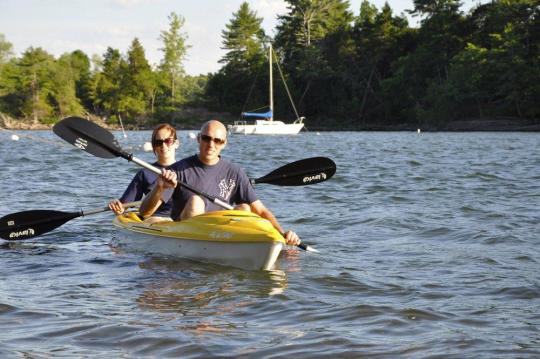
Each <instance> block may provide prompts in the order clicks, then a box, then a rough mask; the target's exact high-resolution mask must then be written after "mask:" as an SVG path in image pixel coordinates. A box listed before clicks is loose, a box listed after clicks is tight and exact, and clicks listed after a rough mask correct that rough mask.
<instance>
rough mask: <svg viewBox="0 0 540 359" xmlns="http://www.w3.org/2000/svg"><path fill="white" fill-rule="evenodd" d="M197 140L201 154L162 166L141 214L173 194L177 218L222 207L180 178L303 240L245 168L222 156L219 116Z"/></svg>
mask: <svg viewBox="0 0 540 359" xmlns="http://www.w3.org/2000/svg"><path fill="white" fill-rule="evenodd" d="M197 141H198V143H199V153H198V155H195V156H192V157H188V158H185V159H183V160H181V161H179V162H177V163H175V164H174V165H173V166H172V167H170V170H167V169H163V170H162V174H161V176H160V177H159V178H158V180H157V182H156V185H155V186H154V188H153V189H152V191H150V193H148V195H147V196H146V197H145V199H144V201H143V202H142V204H141V206H140V209H139V211H140V213H141V215H142V216H143V217H145V218H146V217H148V216H151V215H152V214H153V213H154V212H155V211H156V210H157V208H158V207H159V206H160V205H161V204H162V203H163V202H166V201H167V200H168V199H169V198H170V196H171V195H172V197H173V209H172V212H171V217H172V219H173V220H183V219H187V218H191V217H193V216H196V215H199V214H203V213H205V212H211V211H216V210H220V209H222V208H221V207H219V206H217V205H216V204H214V203H212V202H211V201H209V200H208V199H206V198H204V197H201V196H198V195H197V194H195V193H192V192H191V191H189V190H187V189H183V188H182V187H181V186H177V184H178V180H180V181H182V182H184V183H186V184H187V185H191V186H193V187H195V188H197V189H198V190H200V191H202V192H206V193H208V194H210V195H212V196H215V197H217V198H219V199H221V200H222V201H224V202H228V203H234V204H236V207H235V208H236V209H241V210H249V211H252V212H254V213H256V214H258V215H259V216H261V217H263V218H266V219H267V220H269V221H270V223H272V225H273V226H274V228H276V229H277V230H278V231H279V232H281V233H284V235H285V240H286V242H287V244H289V245H298V244H300V239H299V238H298V236H297V235H296V233H294V232H293V231H287V232H284V231H283V228H282V227H281V225H280V224H279V222H278V221H277V219H276V217H275V216H274V215H273V214H272V212H271V211H270V210H269V209H268V208H266V207H265V206H264V204H263V203H262V202H261V201H260V200H259V199H257V196H256V195H255V191H254V190H253V187H252V185H251V183H250V182H249V178H248V177H247V175H246V174H245V172H244V171H243V170H242V169H241V168H240V167H238V166H236V165H234V164H232V163H231V162H229V161H228V160H226V159H222V158H221V157H220V153H221V151H222V150H223V149H224V148H225V145H226V144H227V129H226V128H225V126H224V125H223V124H222V123H221V122H219V121H216V120H212V121H208V122H206V123H205V124H204V125H203V126H202V128H201V132H200V133H199V135H198V137H197Z"/></svg>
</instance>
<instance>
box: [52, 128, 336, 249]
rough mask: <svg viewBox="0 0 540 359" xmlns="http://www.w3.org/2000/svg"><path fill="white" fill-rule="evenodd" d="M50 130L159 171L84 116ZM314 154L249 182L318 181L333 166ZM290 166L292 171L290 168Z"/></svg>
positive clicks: (83, 146) (99, 151)
mask: <svg viewBox="0 0 540 359" xmlns="http://www.w3.org/2000/svg"><path fill="white" fill-rule="evenodd" d="M53 131H54V133H55V134H57V135H58V136H59V137H61V138H62V139H64V140H66V141H67V142H69V143H71V144H72V145H74V146H75V147H77V148H79V149H81V150H83V151H86V152H88V153H90V154H92V155H94V156H97V157H101V158H114V157H122V158H124V159H126V160H128V161H132V162H135V163H136V164H138V165H139V166H141V167H144V168H147V169H149V170H150V171H152V172H154V173H156V174H158V175H160V174H161V170H160V169H159V168H157V167H154V166H152V165H150V164H148V163H146V162H145V161H143V160H141V159H139V158H137V157H135V156H133V154H132V153H127V152H126V151H124V150H123V149H122V148H120V146H119V144H118V142H117V141H116V139H115V138H114V135H113V134H112V133H110V132H109V131H108V130H106V129H104V128H103V127H101V126H99V125H97V124H95V123H93V122H90V121H88V120H86V119H84V118H81V117H67V118H65V119H63V120H61V121H60V122H58V123H57V124H55V125H54V127H53ZM314 158H315V160H314V159H308V160H301V161H297V162H296V165H294V166H291V167H288V166H289V165H286V166H283V167H281V168H278V169H277V170H275V171H273V172H271V173H269V174H268V175H266V176H264V177H261V178H259V179H256V180H252V183H272V184H282V185H288V186H291V185H303V184H311V183H318V182H322V181H325V180H327V179H329V178H330V177H331V176H333V174H334V173H335V171H336V167H335V164H334V162H333V161H332V160H330V159H325V160H324V161H323V162H324V163H323V166H322V167H320V166H316V165H315V163H319V162H321V158H322V157H314ZM293 164H294V163H293ZM293 167H294V171H292V169H293ZM297 168H298V170H297ZM288 173H290V176H287V174H288ZM293 183H296V184H293ZM178 184H179V185H180V186H183V187H184V188H186V189H188V190H190V191H191V192H193V193H196V194H198V195H200V196H203V197H205V198H207V199H208V200H210V201H211V202H213V203H215V204H217V205H219V206H221V207H223V208H225V209H233V207H232V206H231V205H230V204H228V203H226V202H223V201H222V200H220V199H219V198H216V197H214V196H212V195H210V194H208V193H205V192H203V191H199V190H198V189H196V188H194V187H192V186H190V185H188V184H186V183H184V182H181V181H178ZM298 247H300V248H302V249H304V250H311V251H316V250H315V249H313V248H311V247H309V246H308V245H305V244H303V243H301V244H299V245H298Z"/></svg>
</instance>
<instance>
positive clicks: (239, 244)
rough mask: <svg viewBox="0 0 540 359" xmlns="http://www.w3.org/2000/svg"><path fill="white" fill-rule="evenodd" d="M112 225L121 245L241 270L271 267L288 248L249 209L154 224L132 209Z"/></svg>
mask: <svg viewBox="0 0 540 359" xmlns="http://www.w3.org/2000/svg"><path fill="white" fill-rule="evenodd" d="M113 224H114V225H115V226H116V227H118V228H119V236H118V237H117V241H116V242H117V243H116V244H117V245H118V247H119V248H120V249H125V250H127V251H135V252H142V253H148V254H157V255H162V256H168V257H178V258H188V259H193V260H196V261H201V262H208V263H216V264H221V265H226V266H232V267H237V268H242V269H250V270H270V269H273V267H274V264H275V262H276V260H277V258H278V256H279V253H280V252H281V249H282V248H283V247H284V246H285V239H284V238H283V236H281V234H280V233H279V232H278V231H277V230H276V229H275V228H274V227H273V226H272V224H271V223H270V222H269V221H268V220H266V219H264V218H261V217H259V216H258V215H256V214H254V213H250V212H245V211H236V210H225V211H216V212H209V213H205V214H202V215H200V216H196V217H193V218H190V219H187V220H184V221H179V222H170V221H169V222H159V223H154V224H148V223H145V222H143V221H142V220H141V219H140V218H139V217H138V216H137V215H136V214H135V213H134V212H129V213H126V214H123V215H120V216H117V217H116V219H115V220H114V222H113Z"/></svg>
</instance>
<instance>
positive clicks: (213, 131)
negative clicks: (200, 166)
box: [197, 120, 227, 165]
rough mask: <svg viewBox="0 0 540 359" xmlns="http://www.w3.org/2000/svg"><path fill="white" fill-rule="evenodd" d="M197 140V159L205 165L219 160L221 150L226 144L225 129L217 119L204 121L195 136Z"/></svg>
mask: <svg viewBox="0 0 540 359" xmlns="http://www.w3.org/2000/svg"><path fill="white" fill-rule="evenodd" d="M197 141H198V142H199V159H200V160H201V162H202V163H204V164H207V165H215V164H216V163H218V162H219V155H220V153H221V150H223V149H224V148H225V145H226V144H227V129H226V128H225V125H223V124H222V123H221V122H219V121H217V120H211V121H208V122H206V123H204V124H203V125H202V127H201V132H199V136H198V137H197Z"/></svg>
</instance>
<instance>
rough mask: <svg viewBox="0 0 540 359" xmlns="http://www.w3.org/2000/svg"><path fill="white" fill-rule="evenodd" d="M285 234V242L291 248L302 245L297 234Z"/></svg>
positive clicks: (291, 232)
mask: <svg viewBox="0 0 540 359" xmlns="http://www.w3.org/2000/svg"><path fill="white" fill-rule="evenodd" d="M284 234H285V242H286V243H287V244H288V245H289V246H297V245H299V244H300V243H301V241H300V238H299V237H298V235H297V234H296V233H295V232H293V231H287V232H285V233H284Z"/></svg>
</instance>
